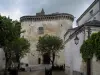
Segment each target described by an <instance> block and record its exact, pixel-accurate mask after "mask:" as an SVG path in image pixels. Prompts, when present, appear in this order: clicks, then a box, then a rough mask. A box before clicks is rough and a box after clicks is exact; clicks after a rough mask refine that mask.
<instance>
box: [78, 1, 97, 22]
mask: <svg viewBox="0 0 100 75" xmlns="http://www.w3.org/2000/svg"><path fill="white" fill-rule="evenodd" d="M98 1H99V0H95V1H94V2H93V3H92V4H91V5H90V6H89V7H88V8H87V9H86V10H85V12H84V13H83V14H82V15H81V16H80V17H79V18H78V19H77V20H76V21H77V22H78V21H79V20H80V19H81V18H83V16H84V15H85V14H86V13H87V12H88V11H89V10H90V9H91V8H92V7H93V6H94V5H95V4H96V3H97V2H98Z"/></svg>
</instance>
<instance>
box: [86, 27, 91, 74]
mask: <svg viewBox="0 0 100 75" xmlns="http://www.w3.org/2000/svg"><path fill="white" fill-rule="evenodd" d="M87 29H88V31H87V32H88V39H89V38H90V35H91V29H90V27H87ZM87 75H91V59H90V58H88V60H87Z"/></svg>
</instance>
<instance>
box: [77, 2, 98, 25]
mask: <svg viewBox="0 0 100 75" xmlns="http://www.w3.org/2000/svg"><path fill="white" fill-rule="evenodd" d="M91 10H93V16H91V15H90V11H91ZM98 11H99V12H98ZM97 12H98V13H99V14H98V16H97V15H94V14H96V13H97ZM94 16H95V17H97V20H100V10H99V1H98V2H97V3H96V4H95V5H94V6H93V7H92V8H91V9H90V10H89V11H88V12H87V13H86V14H85V15H84V16H83V17H82V18H81V19H80V20H79V21H78V25H82V24H84V23H86V22H87V21H89V20H90V19H91V18H92V19H93V18H94ZM98 18H99V19H98Z"/></svg>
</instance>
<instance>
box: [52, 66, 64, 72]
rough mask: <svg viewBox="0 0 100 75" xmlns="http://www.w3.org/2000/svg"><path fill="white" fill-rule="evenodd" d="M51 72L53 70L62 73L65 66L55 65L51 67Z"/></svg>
mask: <svg viewBox="0 0 100 75" xmlns="http://www.w3.org/2000/svg"><path fill="white" fill-rule="evenodd" d="M52 70H54V71H64V70H65V65H56V66H54V67H52Z"/></svg>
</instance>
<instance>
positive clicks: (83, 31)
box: [64, 0, 100, 75]
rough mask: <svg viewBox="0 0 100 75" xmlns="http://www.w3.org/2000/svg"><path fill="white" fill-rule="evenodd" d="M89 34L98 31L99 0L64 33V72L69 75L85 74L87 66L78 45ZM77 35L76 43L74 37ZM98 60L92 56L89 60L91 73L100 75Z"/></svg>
mask: <svg viewBox="0 0 100 75" xmlns="http://www.w3.org/2000/svg"><path fill="white" fill-rule="evenodd" d="M89 29H90V34H92V33H95V32H98V31H100V0H95V1H94V2H93V3H92V4H91V5H90V6H89V7H88V8H87V9H86V11H85V12H84V13H83V14H82V15H81V16H80V17H79V18H78V19H77V27H76V28H72V29H68V31H67V32H66V33H65V35H64V38H65V69H66V70H65V72H66V73H67V74H69V75H86V71H87V66H86V63H85V62H84V61H83V60H82V56H81V54H80V47H81V45H82V44H83V41H84V40H86V39H87V38H88V35H89V34H88V31H89ZM76 37H78V39H79V42H78V44H76V43H75V38H76ZM99 64H100V62H99V61H96V58H95V57H94V58H93V60H92V61H91V74H92V75H100V71H99V69H100V65H99Z"/></svg>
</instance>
